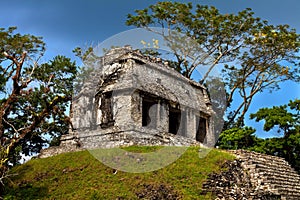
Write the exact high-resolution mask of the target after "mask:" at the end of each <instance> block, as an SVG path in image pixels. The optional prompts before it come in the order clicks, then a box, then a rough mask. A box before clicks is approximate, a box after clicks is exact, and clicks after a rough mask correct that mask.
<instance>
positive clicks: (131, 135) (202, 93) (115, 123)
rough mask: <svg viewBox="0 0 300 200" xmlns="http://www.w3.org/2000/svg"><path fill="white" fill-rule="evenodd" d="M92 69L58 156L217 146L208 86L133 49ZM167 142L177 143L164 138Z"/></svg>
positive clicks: (100, 61)
mask: <svg viewBox="0 0 300 200" xmlns="http://www.w3.org/2000/svg"><path fill="white" fill-rule="evenodd" d="M88 62H89V61H88ZM90 65H91V66H90V67H91V72H90V73H89V75H88V76H86V79H85V80H84V84H83V87H82V88H81V90H80V91H79V92H78V93H77V94H76V96H75V97H74V99H73V102H72V111H73V113H72V116H71V121H72V125H73V128H74V129H73V130H72V131H71V132H70V134H69V135H67V136H63V137H62V144H61V146H60V150H59V148H54V149H56V150H55V151H56V152H63V151H64V150H66V151H69V150H78V148H84V149H93V148H108V147H118V146H123V145H125V146H128V145H131V144H136V145H185V144H186V145H190V144H200V143H201V144H203V145H205V146H213V145H214V144H215V135H214V133H213V132H214V127H213V124H214V123H213V121H212V115H213V114H215V113H214V111H213V110H212V106H211V102H210V99H209V97H208V95H207V92H206V88H205V87H204V86H203V85H201V84H199V83H197V82H194V81H191V80H189V79H188V78H186V77H184V76H182V75H181V74H180V73H178V72H177V71H175V70H174V69H172V68H170V67H169V66H167V63H165V62H163V61H162V60H161V59H158V58H153V57H147V56H144V55H143V54H141V53H140V52H139V51H137V50H132V49H131V47H123V48H116V49H112V50H111V51H109V52H108V53H107V54H106V55H105V56H103V57H101V58H99V59H98V60H93V61H91V62H90ZM170 133H171V134H170ZM177 136H179V137H177ZM165 137H167V138H172V139H169V140H165V139H164V140H162V139H161V138H165ZM116 138H117V139H116ZM68 140H70V141H68ZM180 140H181V141H180ZM174 141H175V142H174ZM63 149H64V150H63ZM46 151H47V150H45V151H44V154H45V155H46V153H45V152H46ZM50 151H54V150H49V152H50ZM47 155H48V154H47ZM41 156H43V155H41Z"/></svg>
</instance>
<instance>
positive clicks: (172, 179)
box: [4, 147, 234, 199]
mask: <svg viewBox="0 0 300 200" xmlns="http://www.w3.org/2000/svg"><path fill="white" fill-rule="evenodd" d="M155 149H157V148H153V147H129V150H132V151H135V152H137V151H138V152H144V153H145V152H149V150H155ZM198 154H199V148H198V147H190V148H189V149H188V150H187V151H186V152H185V153H184V154H183V155H182V156H181V157H180V158H179V159H178V160H177V161H176V162H174V163H172V164H170V165H169V166H166V167H164V168H162V169H160V170H157V171H153V172H148V173H126V172H122V171H117V173H114V172H115V170H114V169H111V168H109V167H107V166H105V165H103V164H102V163H101V162H100V161H98V160H97V159H95V158H94V157H92V156H91V154H90V153H89V152H88V151H82V152H73V153H65V154H60V155H57V156H54V157H50V158H45V159H36V160H31V161H29V162H27V163H25V164H23V165H21V166H17V167H15V168H13V169H12V170H11V174H17V176H12V177H11V180H12V182H10V187H7V189H6V191H5V195H4V198H5V199H9V198H11V199H138V198H137V194H138V193H140V192H142V191H143V190H145V185H151V186H153V187H156V186H160V185H165V186H170V187H172V188H173V190H172V191H171V192H174V193H175V192H176V193H178V194H179V195H180V196H181V197H182V199H213V197H212V196H209V195H207V196H201V195H200V192H201V188H202V183H203V182H204V181H205V180H206V178H207V176H208V174H210V173H212V172H220V171H221V170H224V169H221V167H220V166H221V165H222V164H223V163H224V162H225V161H226V160H232V159H233V158H234V157H233V156H232V155H230V154H228V153H225V152H221V151H217V150H212V151H210V153H209V154H208V155H207V156H206V157H205V158H199V155H198ZM158 192H160V191H158ZM149 199H150V198H149Z"/></svg>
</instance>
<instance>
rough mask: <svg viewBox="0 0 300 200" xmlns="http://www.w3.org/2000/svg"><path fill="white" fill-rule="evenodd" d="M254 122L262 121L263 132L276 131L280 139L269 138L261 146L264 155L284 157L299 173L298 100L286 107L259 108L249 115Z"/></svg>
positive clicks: (299, 125) (299, 126)
mask: <svg viewBox="0 0 300 200" xmlns="http://www.w3.org/2000/svg"><path fill="white" fill-rule="evenodd" d="M250 118H251V119H255V121H261V120H264V122H265V123H264V130H265V131H270V130H272V129H277V131H278V132H279V133H282V134H283V137H281V138H271V139H269V140H268V142H266V143H264V144H263V148H262V149H265V153H268V154H272V155H279V156H281V157H284V158H285V159H286V160H287V161H288V162H289V163H290V164H291V165H292V166H294V167H295V168H296V169H297V170H298V171H300V100H298V99H296V100H294V101H290V102H289V103H288V104H287V105H282V106H273V107H272V108H261V109H259V110H258V112H257V113H255V114H251V115H250Z"/></svg>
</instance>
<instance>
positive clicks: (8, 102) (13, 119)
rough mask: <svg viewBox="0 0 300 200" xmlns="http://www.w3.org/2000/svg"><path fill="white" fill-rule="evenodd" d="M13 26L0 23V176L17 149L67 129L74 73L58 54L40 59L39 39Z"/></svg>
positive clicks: (26, 149)
mask: <svg viewBox="0 0 300 200" xmlns="http://www.w3.org/2000/svg"><path fill="white" fill-rule="evenodd" d="M15 30H16V27H10V28H8V29H7V30H6V29H4V28H0V72H1V76H0V144H1V146H0V151H1V152H4V153H1V157H0V161H1V165H0V181H3V180H2V179H3V178H4V177H5V176H4V175H5V173H6V171H7V169H8V168H9V165H8V163H11V164H16V163H17V162H18V160H19V158H20V153H23V154H25V155H30V154H31V153H37V152H39V151H40V150H41V149H42V147H43V146H45V145H47V144H49V142H50V141H49V139H48V138H52V137H54V136H55V137H59V136H60V135H62V134H66V133H67V131H68V127H69V118H68V116H67V114H66V112H67V109H68V107H69V105H70V101H71V99H72V92H73V79H74V78H75V75H76V73H77V67H76V64H75V63H74V62H72V61H71V60H70V59H69V58H66V57H64V56H56V57H54V58H53V59H52V60H50V61H48V62H45V63H40V62H39V59H40V58H41V57H42V56H43V54H44V52H45V44H44V42H43V41H42V38H41V37H36V36H33V35H29V34H25V35H22V34H20V33H14V31H15ZM1 187H2V185H0V190H1Z"/></svg>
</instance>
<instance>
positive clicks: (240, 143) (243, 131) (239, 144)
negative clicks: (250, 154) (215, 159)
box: [216, 127, 257, 149]
mask: <svg viewBox="0 0 300 200" xmlns="http://www.w3.org/2000/svg"><path fill="white" fill-rule="evenodd" d="M254 133H255V129H253V128H251V127H243V128H231V129H228V130H225V131H223V132H222V133H221V134H220V137H219V140H218V143H217V144H216V145H217V146H219V147H220V148H221V149H248V148H249V147H252V146H253V145H255V143H256V140H257V138H256V137H255V135H253V134H254Z"/></svg>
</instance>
